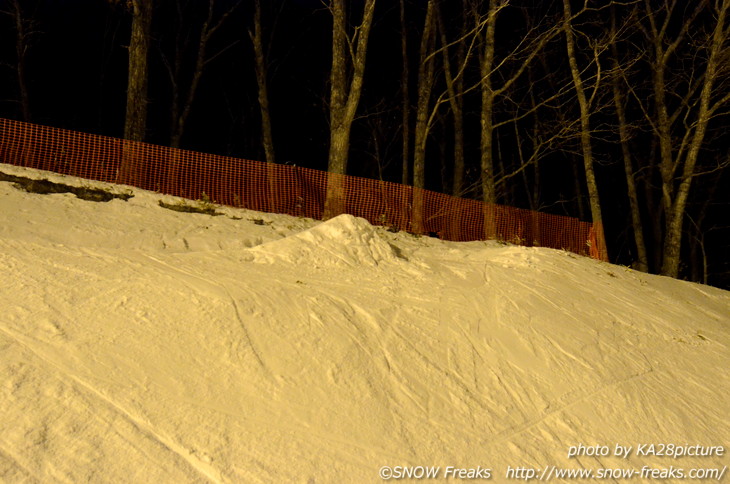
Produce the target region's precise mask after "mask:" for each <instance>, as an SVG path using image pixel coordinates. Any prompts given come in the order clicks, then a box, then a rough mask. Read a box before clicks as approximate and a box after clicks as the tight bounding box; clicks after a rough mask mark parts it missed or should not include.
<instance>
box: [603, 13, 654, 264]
mask: <svg viewBox="0 0 730 484" xmlns="http://www.w3.org/2000/svg"><path fill="white" fill-rule="evenodd" d="M611 38H613V39H614V41H613V42H611V53H612V55H613V63H614V64H613V68H614V70H615V71H616V72H617V73H618V72H621V66H620V65H619V61H618V59H619V53H618V46H617V45H616V41H615V38H616V12H615V9H613V8H612V9H611ZM612 87H613V102H614V106H615V107H616V116H617V117H618V132H619V140H620V143H621V154H622V156H623V160H624V173H625V175H626V188H627V191H628V196H629V207H630V210H631V224H632V227H633V232H634V244H635V245H636V263H635V269H637V270H639V271H641V272H648V271H649V260H648V258H647V255H646V244H645V243H644V227H643V225H642V224H641V212H640V210H639V196H638V194H637V190H636V180H634V167H633V163H632V162H631V150H630V149H629V133H628V124H627V122H626V111H625V108H624V102H625V100H626V98H625V96H624V95H623V93H622V92H621V87H620V86H619V79H618V77H617V76H616V75H615V76H614V77H613V82H612Z"/></svg>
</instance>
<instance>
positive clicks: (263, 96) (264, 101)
mask: <svg viewBox="0 0 730 484" xmlns="http://www.w3.org/2000/svg"><path fill="white" fill-rule="evenodd" d="M254 8H255V10H254V24H253V30H252V31H249V36H250V37H251V42H252V43H253V50H254V60H255V63H256V83H257V85H258V89H259V92H258V101H259V108H260V109H261V135H262V141H263V145H264V154H265V156H266V161H267V162H269V163H275V162H276V156H275V154H274V138H273V135H272V129H271V111H270V109H269V90H268V81H267V74H268V69H267V67H266V57H265V55H264V45H263V40H262V35H261V0H255V4H254Z"/></svg>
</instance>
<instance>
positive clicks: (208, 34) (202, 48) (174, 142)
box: [170, 0, 240, 148]
mask: <svg viewBox="0 0 730 484" xmlns="http://www.w3.org/2000/svg"><path fill="white" fill-rule="evenodd" d="M239 3H240V2H236V3H233V4H232V5H231V6H230V7H229V8H228V10H226V11H225V13H223V14H222V15H221V17H220V18H219V19H218V20H217V21H216V22H215V23H214V16H215V8H216V7H215V0H208V16H207V17H206V19H205V21H204V22H203V26H202V27H201V29H200V38H199V41H198V53H197V56H196V57H195V66H194V67H193V75H192V78H191V80H190V88H189V89H188V92H187V96H186V97H185V101H184V102H183V104H182V106H181V108H182V109H181V110H179V114H178V115H177V117H176V118H173V129H172V133H171V134H170V146H172V147H173V148H179V147H180V143H181V141H182V137H183V134H184V133H185V125H186V123H187V120H188V117H189V116H190V110H191V109H192V106H193V101H194V100H195V95H196V94H197V91H198V86H199V85H200V80H201V78H202V77H203V72H204V70H205V66H206V65H207V64H208V63H209V62H210V61H212V60H213V59H214V58H216V57H217V56H218V55H220V54H221V53H222V52H223V51H225V50H226V49H228V47H230V46H231V45H232V44H231V45H229V46H228V47H225V48H223V50H221V51H220V52H218V53H217V54H215V55H212V56H209V55H208V43H209V42H210V39H211V38H212V37H213V35H214V34H215V32H216V31H217V30H218V29H219V28H220V26H221V25H222V24H223V22H224V21H225V20H226V18H227V17H228V16H229V15H230V14H231V13H232V12H233V11H234V10H235V9H236V8H237V7H238V5H239ZM176 111H177V110H176Z"/></svg>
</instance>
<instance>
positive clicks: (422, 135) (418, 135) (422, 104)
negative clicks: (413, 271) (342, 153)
mask: <svg viewBox="0 0 730 484" xmlns="http://www.w3.org/2000/svg"><path fill="white" fill-rule="evenodd" d="M434 1H435V0H429V2H428V6H427V7H426V19H425V21H424V24H423V33H422V35H421V49H420V55H419V64H418V103H417V105H416V126H415V142H414V148H413V212H412V215H411V230H412V231H413V232H414V233H417V234H421V233H423V232H424V230H425V229H424V220H423V216H424V214H423V210H424V205H423V201H424V200H423V189H424V188H425V187H426V143H427V141H428V131H429V123H428V114H429V100H430V99H431V90H432V89H433V76H434V57H433V56H431V55H430V54H431V53H432V52H433V49H434V45H435V32H434V30H435V19H434Z"/></svg>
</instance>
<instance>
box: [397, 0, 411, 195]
mask: <svg viewBox="0 0 730 484" xmlns="http://www.w3.org/2000/svg"><path fill="white" fill-rule="evenodd" d="M400 28H401V59H402V60H403V68H402V69H401V78H400V79H401V80H400V85H401V101H402V104H401V111H402V112H401V115H402V119H403V123H402V126H403V127H402V138H403V140H402V141H403V150H402V151H403V153H402V168H401V183H403V184H404V185H408V184H409V183H410V178H411V177H410V172H411V170H410V163H411V98H410V97H411V96H410V87H409V86H410V74H409V69H408V26H407V24H406V6H405V0H400Z"/></svg>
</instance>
